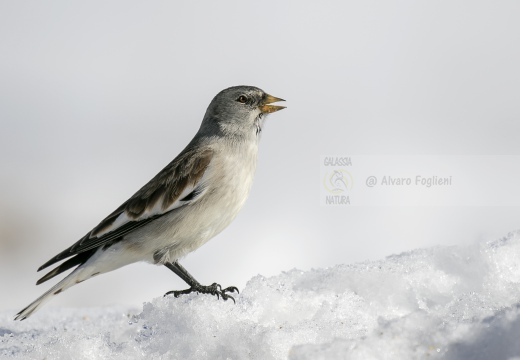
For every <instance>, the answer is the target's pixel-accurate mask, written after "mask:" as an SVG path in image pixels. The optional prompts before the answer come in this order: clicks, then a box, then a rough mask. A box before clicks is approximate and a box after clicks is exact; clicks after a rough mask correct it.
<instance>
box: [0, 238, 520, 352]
mask: <svg viewBox="0 0 520 360" xmlns="http://www.w3.org/2000/svg"><path fill="white" fill-rule="evenodd" d="M519 260H520V232H516V233H511V234H509V235H508V236H507V237H505V238H503V239H500V240H498V241H494V242H489V243H481V244H476V245H473V246H469V247H436V248H431V249H421V250H415V251H412V252H408V253H403V254H400V255H393V256H390V257H388V258H386V259H384V260H381V261H375V262H363V263H358V264H353V265H338V266H335V267H332V268H329V269H316V270H311V271H306V272H303V271H299V270H291V271H288V272H284V273H282V274H280V275H278V276H274V277H271V278H266V277H263V276H256V277H254V278H253V279H251V280H250V281H249V282H248V283H247V285H246V287H245V289H243V291H242V292H241V293H240V295H238V296H237V299H236V300H237V302H236V305H233V302H232V301H227V302H223V301H221V300H220V301H218V300H217V299H216V298H215V297H211V296H202V295H198V296H197V295H196V294H191V295H188V296H183V297H180V298H177V299H175V298H172V297H166V298H163V297H159V298H156V299H154V300H152V301H151V302H149V303H145V304H144V305H143V308H142V310H135V309H134V310H129V309H125V308H110V309H74V310H73V309H70V310H69V309H60V310H53V309H49V308H44V309H43V310H41V311H40V313H38V314H37V315H35V316H34V317H32V318H30V319H28V320H26V321H23V322H14V321H13V320H12V318H13V314H12V313H2V314H0V357H1V358H2V359H4V358H5V359H44V358H46V359H141V358H142V359H287V358H289V359H291V360H297V359H298V360H300V359H313V360H314V359H345V358H348V359H422V358H428V359H463V358H467V359H512V358H513V357H515V356H520V342H519V341H518V337H519V335H520V286H519V285H520V261H519Z"/></svg>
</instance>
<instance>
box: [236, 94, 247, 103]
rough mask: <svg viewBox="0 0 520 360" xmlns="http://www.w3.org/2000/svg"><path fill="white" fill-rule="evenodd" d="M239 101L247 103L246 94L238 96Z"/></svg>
mask: <svg viewBox="0 0 520 360" xmlns="http://www.w3.org/2000/svg"><path fill="white" fill-rule="evenodd" d="M237 101H238V102H239V103H242V104H245V103H246V102H247V96H245V95H240V96H239V97H238V99H237Z"/></svg>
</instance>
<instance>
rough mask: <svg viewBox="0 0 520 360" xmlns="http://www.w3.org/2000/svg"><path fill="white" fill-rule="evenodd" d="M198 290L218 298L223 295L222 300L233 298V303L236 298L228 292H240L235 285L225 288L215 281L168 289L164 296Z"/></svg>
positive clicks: (177, 295)
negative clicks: (180, 288)
mask: <svg viewBox="0 0 520 360" xmlns="http://www.w3.org/2000/svg"><path fill="white" fill-rule="evenodd" d="M194 291H196V292H198V293H201V294H210V295H216V296H217V299H220V298H221V297H222V300H224V301H226V300H228V299H231V300H233V303H235V304H236V301H235V298H234V297H233V296H231V295H228V294H226V293H229V292H235V291H236V292H237V294H239V293H240V292H239V291H238V288H237V287H235V286H229V287H227V288H225V289H222V286H220V284H217V283H213V284H211V285H207V286H204V285H195V286H191V287H190V288H189V289H186V290H173V291H168V292H167V293H166V294H164V296H167V295H173V296H174V297H176V298H177V297H179V296H180V295H187V294H189V293H191V292H194Z"/></svg>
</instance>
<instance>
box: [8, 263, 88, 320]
mask: <svg viewBox="0 0 520 360" xmlns="http://www.w3.org/2000/svg"><path fill="white" fill-rule="evenodd" d="M80 269H81V266H80V267H78V268H76V269H75V270H74V271H73V272H71V273H70V274H69V275H68V276H67V277H65V278H64V279H63V280H61V281H60V282H59V283H57V284H56V285H54V286H53V287H52V288H50V290H48V291H47V292H45V293H44V294H43V295H42V296H40V297H39V298H38V299H36V300H34V301H33V302H32V303H31V304H29V305H28V306H27V307H26V308H24V309H23V310H22V311H20V312H19V313H18V314H16V317H15V318H14V319H15V320H25V319H27V318H28V317H29V316H31V315H32V314H33V313H34V312H36V311H37V310H38V309H40V308H41V307H42V306H43V304H45V303H46V302H47V301H49V300H50V299H51V298H52V297H53V296H54V295H58V294H59V293H61V292H63V291H65V290H67V289H68V288H69V287H71V286H73V285H76V284H78V283H80V282H81V281H82V279H80V276H81V273H82V272H81V271H80Z"/></svg>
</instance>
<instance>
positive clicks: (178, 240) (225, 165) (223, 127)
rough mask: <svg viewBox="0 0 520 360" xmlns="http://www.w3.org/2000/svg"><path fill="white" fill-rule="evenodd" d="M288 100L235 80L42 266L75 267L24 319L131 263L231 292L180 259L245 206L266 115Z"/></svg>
mask: <svg viewBox="0 0 520 360" xmlns="http://www.w3.org/2000/svg"><path fill="white" fill-rule="evenodd" d="M281 101H285V100H283V99H281V98H277V97H274V96H272V95H269V94H268V93H266V92H264V91H263V90H261V89H260V88H257V87H254V86H233V87H230V88H227V89H224V90H222V91H221V92H219V93H218V94H217V95H216V96H215V97H214V98H213V100H212V101H211V102H210V104H209V106H208V108H207V110H206V113H205V115H204V117H203V120H202V123H201V125H200V128H199V130H198V131H197V133H196V134H195V136H194V137H193V139H192V140H191V141H190V142H189V143H188V145H187V146H186V147H185V148H184V150H182V151H181V152H180V154H179V155H178V156H177V157H176V158H174V160H173V161H171V162H170V163H169V164H168V165H167V166H166V167H165V168H164V169H162V170H161V171H160V172H159V173H158V174H157V175H156V176H155V177H153V178H152V179H151V180H150V181H149V182H148V183H146V184H145V185H144V186H143V187H142V188H141V189H140V190H138V191H137V192H136V193H135V194H134V195H133V196H131V197H130V198H129V199H128V200H127V201H125V202H124V203H123V204H122V205H121V206H119V207H118V208H117V209H116V210H115V211H114V212H112V213H111V214H109V215H108V216H107V217H106V218H105V219H103V220H102V221H101V222H100V223H99V224H98V225H97V226H96V227H94V228H93V229H92V230H90V231H89V232H88V233H87V234H86V235H85V236H83V237H82V238H81V239H80V240H78V241H77V242H76V243H74V244H73V245H72V246H70V247H69V248H67V249H65V250H63V251H62V252H60V253H59V254H58V255H56V256H54V257H53V258H51V259H50V260H49V261H47V262H46V263H45V264H43V265H42V266H40V268H39V269H38V271H41V270H43V269H45V268H48V267H49V266H51V265H55V264H56V263H59V262H61V261H63V262H61V263H60V264H59V265H57V266H56V267H55V268H54V269H53V270H51V271H50V272H48V273H47V274H46V275H45V276H43V277H42V278H41V279H39V280H38V281H37V283H36V285H39V284H41V283H43V282H45V281H47V280H49V279H51V278H53V277H55V276H56V275H58V274H61V273H63V272H64V271H67V270H69V269H71V268H74V270H73V271H72V272H70V273H69V274H68V275H67V276H66V277H65V278H63V279H62V280H61V281H59V282H58V283H57V284H56V285H54V286H52V287H51V288H50V289H49V290H48V291H46V292H45V293H44V294H43V295H41V296H40V297H39V298H37V299H36V300H34V301H33V302H32V303H31V304H29V305H28V306H27V307H25V308H24V309H22V310H21V311H20V312H19V313H18V314H16V316H15V320H24V319H26V318H28V317H29V316H31V315H32V314H33V313H34V312H35V311H37V310H39V309H40V308H41V307H42V306H43V304H44V303H45V302H47V301H48V300H49V299H51V298H52V297H53V296H55V295H57V294H59V293H61V292H63V291H65V290H66V289H68V288H70V287H71V286H73V285H76V284H79V283H81V282H83V281H85V280H88V279H90V278H92V277H94V276H97V275H100V274H103V273H107V272H109V271H112V270H116V269H118V268H120V267H122V266H126V265H129V264H132V263H135V262H140V261H145V262H148V263H151V264H156V265H164V266H165V267H167V268H168V269H170V270H171V271H173V272H174V273H175V274H176V275H177V276H179V277H180V278H181V279H182V280H184V281H185V282H186V283H187V284H188V285H189V288H187V289H185V290H174V291H169V292H167V293H166V294H164V296H167V295H174V296H175V297H178V296H180V295H184V294H189V293H191V292H197V293H201V294H210V295H214V296H217V299H220V298H222V299H223V300H228V299H232V300H233V301H235V299H234V298H233V296H232V295H230V294H231V293H235V292H236V293H237V294H238V288H236V287H235V286H230V287H227V288H222V286H221V285H220V284H218V283H213V284H211V285H202V284H200V283H199V282H198V281H197V280H195V278H194V277H193V276H192V275H191V274H190V273H189V272H188V271H187V270H186V269H185V268H184V267H183V266H182V265H181V264H180V263H179V259H181V258H183V257H184V256H186V255H187V254H188V253H191V252H192V251H194V250H196V249H197V248H199V247H200V246H202V245H204V244H205V243H206V242H207V241H208V240H210V239H211V238H213V237H214V236H215V235H217V234H219V233H220V232H221V231H222V230H224V229H225V228H226V227H227V226H228V225H229V224H230V223H231V222H232V221H233V220H234V218H235V217H236V215H237V214H238V212H239V211H240V209H241V208H242V206H243V205H244V203H245V201H246V199H247V197H248V195H249V192H250V189H251V185H252V182H253V177H254V174H255V170H256V163H257V154H258V143H259V140H260V135H261V132H262V128H263V126H264V122H265V118H266V117H267V115H269V114H271V113H274V112H276V111H279V110H282V109H285V106H280V105H273V103H277V102H281Z"/></svg>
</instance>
